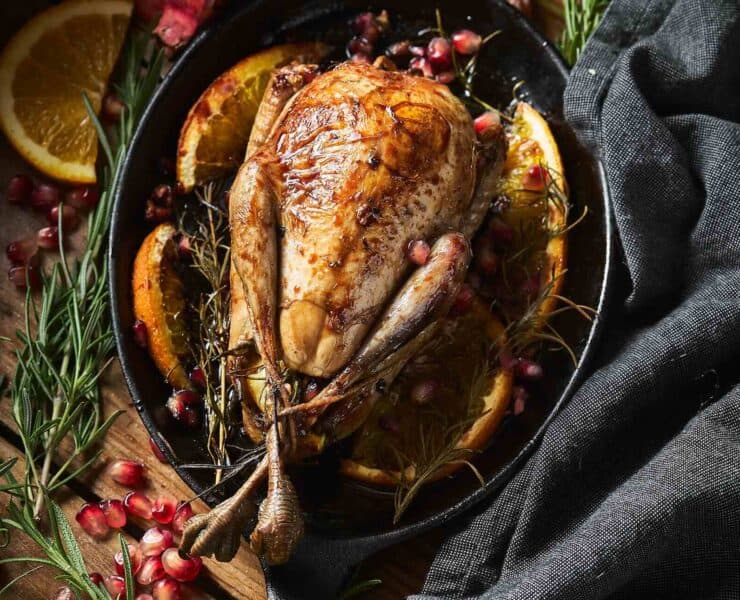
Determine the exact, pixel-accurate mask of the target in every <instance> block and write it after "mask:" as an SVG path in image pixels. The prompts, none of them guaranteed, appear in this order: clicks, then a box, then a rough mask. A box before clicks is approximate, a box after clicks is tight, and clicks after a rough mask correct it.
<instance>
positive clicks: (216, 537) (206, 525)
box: [180, 499, 256, 562]
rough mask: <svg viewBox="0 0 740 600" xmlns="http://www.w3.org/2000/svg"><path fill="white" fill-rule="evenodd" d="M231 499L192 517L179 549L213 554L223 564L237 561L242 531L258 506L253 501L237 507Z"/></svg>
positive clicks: (198, 554) (203, 554)
mask: <svg viewBox="0 0 740 600" xmlns="http://www.w3.org/2000/svg"><path fill="white" fill-rule="evenodd" d="M232 500H233V499H230V500H227V501H225V502H222V503H221V504H219V505H218V506H217V507H215V508H214V509H213V510H211V511H210V512H208V513H205V514H202V515H195V516H194V517H192V518H190V519H189V520H188V522H187V525H186V526H185V530H184V531H183V534H182V541H181V542H180V550H182V551H183V552H185V553H187V554H191V555H193V556H211V555H213V556H214V557H215V558H216V560H218V561H220V562H228V561H230V560H231V559H232V558H234V556H235V555H236V552H237V550H238V549H239V544H240V542H241V534H242V531H244V529H245V528H246V526H247V524H248V522H249V520H250V519H251V518H252V517H253V516H254V514H255V511H256V506H255V504H254V502H252V501H251V500H247V501H243V502H240V503H238V504H235V503H234V502H232Z"/></svg>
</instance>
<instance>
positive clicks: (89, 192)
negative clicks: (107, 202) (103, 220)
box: [65, 185, 100, 210]
mask: <svg viewBox="0 0 740 600" xmlns="http://www.w3.org/2000/svg"><path fill="white" fill-rule="evenodd" d="M98 200H100V193H99V192H98V189H97V188H96V187H95V186H91V185H81V186H78V187H76V188H72V189H71V190H69V191H68V192H67V194H66V195H65V201H66V203H67V204H69V205H70V206H72V207H74V208H76V209H78V210H92V209H93V208H95V207H96V206H97V204H98Z"/></svg>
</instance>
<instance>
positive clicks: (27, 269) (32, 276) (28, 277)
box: [8, 264, 41, 290]
mask: <svg viewBox="0 0 740 600" xmlns="http://www.w3.org/2000/svg"><path fill="white" fill-rule="evenodd" d="M8 279H9V280H10V281H11V283H12V284H13V285H14V286H15V287H17V288H19V289H26V287H30V288H31V289H32V290H37V289H39V288H40V287H41V274H40V273H39V269H38V267H37V266H36V265H33V264H28V265H26V266H18V267H11V268H10V270H9V271H8Z"/></svg>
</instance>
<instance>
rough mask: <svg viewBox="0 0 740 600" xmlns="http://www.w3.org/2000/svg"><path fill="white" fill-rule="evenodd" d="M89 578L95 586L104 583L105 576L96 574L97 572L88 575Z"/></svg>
mask: <svg viewBox="0 0 740 600" xmlns="http://www.w3.org/2000/svg"><path fill="white" fill-rule="evenodd" d="M87 576H88V577H89V578H90V581H92V584H93V585H95V586H98V585H100V584H101V583H103V576H102V575H101V574H100V573H96V572H95V571H93V572H92V573H88V574H87Z"/></svg>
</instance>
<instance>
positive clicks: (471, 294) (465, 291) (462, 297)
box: [450, 283, 475, 316]
mask: <svg viewBox="0 0 740 600" xmlns="http://www.w3.org/2000/svg"><path fill="white" fill-rule="evenodd" d="M474 298H475V290H474V289H473V288H472V287H471V286H469V285H468V284H467V283H463V284H462V285H461V286H460V291H459V292H457V296H456V297H455V301H454V302H453V303H452V308H451V309H450V314H452V315H456V316H460V315H464V314H467V313H468V312H469V311H470V309H471V308H472V306H473V299H474Z"/></svg>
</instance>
